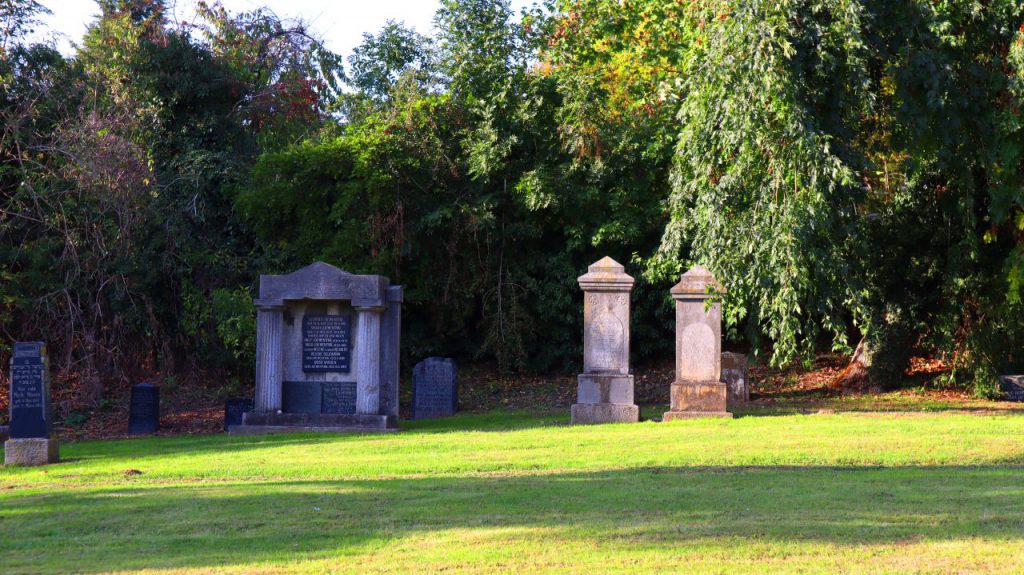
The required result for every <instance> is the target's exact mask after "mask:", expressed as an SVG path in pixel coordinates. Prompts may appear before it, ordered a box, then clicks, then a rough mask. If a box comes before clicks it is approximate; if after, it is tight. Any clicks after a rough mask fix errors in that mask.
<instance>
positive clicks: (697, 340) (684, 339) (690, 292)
mask: <svg viewBox="0 0 1024 575" xmlns="http://www.w3.org/2000/svg"><path fill="white" fill-rule="evenodd" d="M709 288H714V289H715V292H716V293H719V294H720V293H723V292H724V290H723V289H722V286H721V285H720V284H719V283H718V282H717V281H716V280H715V278H714V277H713V276H712V275H711V272H709V271H708V270H706V269H704V268H702V267H700V266H696V267H694V268H693V269H691V270H690V271H688V272H686V273H685V274H683V276H682V278H681V279H680V281H679V283H678V284H677V285H676V286H675V287H673V288H672V299H674V300H676V379H675V381H674V382H673V383H672V389H671V394H670V395H671V401H672V405H671V408H670V410H669V411H668V412H667V413H665V417H664V420H665V421H671V420H673V419H688V418H693V417H732V414H731V413H729V412H728V411H726V398H727V393H728V392H727V386H726V384H725V383H723V382H722V381H721V379H722V377H721V373H722V306H721V303H719V302H718V301H715V302H714V303H713V304H712V305H711V307H710V309H706V303H707V300H708V299H710V298H712V297H714V294H712V293H709Z"/></svg>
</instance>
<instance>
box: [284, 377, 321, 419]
mask: <svg viewBox="0 0 1024 575" xmlns="http://www.w3.org/2000/svg"><path fill="white" fill-rule="evenodd" d="M322 409H323V387H322V383H321V382H319V381H286V382H284V384H283V385H282V387H281V410H282V411H284V412H285V413H313V414H317V413H320V412H321V410H322Z"/></svg>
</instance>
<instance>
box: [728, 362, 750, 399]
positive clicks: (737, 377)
mask: <svg viewBox="0 0 1024 575" xmlns="http://www.w3.org/2000/svg"><path fill="white" fill-rule="evenodd" d="M722 381H723V382H725V384H726V385H727V386H729V401H728V403H729V404H730V405H732V404H734V403H735V404H744V403H746V402H748V401H750V380H749V378H748V376H747V356H746V355H744V354H742V353H732V352H728V351H723V352H722Z"/></svg>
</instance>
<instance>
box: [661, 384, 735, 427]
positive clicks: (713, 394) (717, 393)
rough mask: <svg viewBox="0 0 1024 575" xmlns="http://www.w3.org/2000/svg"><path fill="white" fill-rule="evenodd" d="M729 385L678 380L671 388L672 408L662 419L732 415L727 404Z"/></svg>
mask: <svg viewBox="0 0 1024 575" xmlns="http://www.w3.org/2000/svg"><path fill="white" fill-rule="evenodd" d="M728 396H729V386H727V385H726V384H725V383H723V382H721V381H717V382H716V381H676V382H674V383H673V384H672V389H671V400H672V408H671V410H669V411H667V412H665V415H664V416H663V417H662V418H661V420H662V421H672V420H673V419H694V418H697V417H732V414H731V413H729V412H728V411H727V408H726V405H727V402H728Z"/></svg>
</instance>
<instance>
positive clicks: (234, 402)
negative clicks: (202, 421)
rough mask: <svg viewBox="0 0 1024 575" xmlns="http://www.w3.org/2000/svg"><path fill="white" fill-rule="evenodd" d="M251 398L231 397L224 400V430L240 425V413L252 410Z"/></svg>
mask: <svg viewBox="0 0 1024 575" xmlns="http://www.w3.org/2000/svg"><path fill="white" fill-rule="evenodd" d="M252 408H253V400H252V398H251V397H233V398H231V399H228V400H227V401H225V402H224V431H228V430H230V429H231V427H232V426H235V425H242V415H243V414H245V413H246V412H249V411H252Z"/></svg>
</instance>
